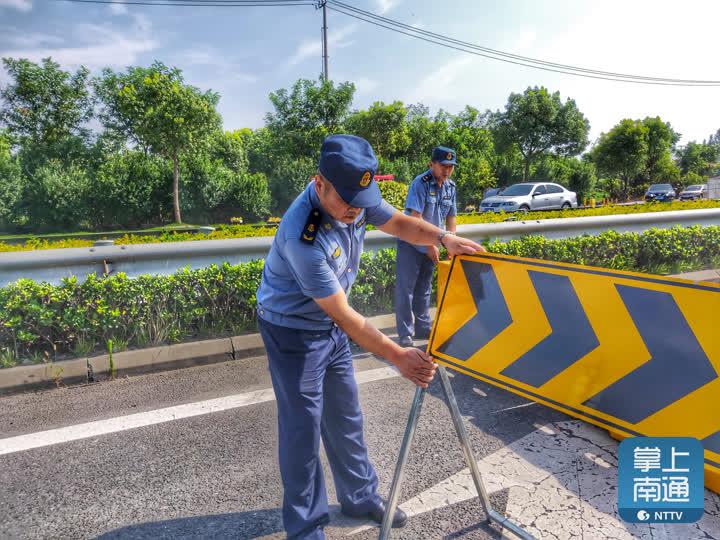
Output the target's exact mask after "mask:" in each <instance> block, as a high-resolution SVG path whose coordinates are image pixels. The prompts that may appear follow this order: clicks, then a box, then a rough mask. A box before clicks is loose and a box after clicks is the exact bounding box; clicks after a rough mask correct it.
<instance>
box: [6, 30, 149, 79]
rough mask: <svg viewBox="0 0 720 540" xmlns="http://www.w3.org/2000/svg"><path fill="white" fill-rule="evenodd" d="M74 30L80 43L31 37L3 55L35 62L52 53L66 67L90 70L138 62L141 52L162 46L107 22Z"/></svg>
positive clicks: (54, 58)
mask: <svg viewBox="0 0 720 540" xmlns="http://www.w3.org/2000/svg"><path fill="white" fill-rule="evenodd" d="M72 34H73V35H74V36H77V37H78V38H79V41H80V43H78V44H77V45H73V46H65V47H61V46H55V47H53V46H52V44H53V43H63V41H62V39H61V38H58V37H55V36H43V37H42V39H41V40H37V39H36V40H34V42H33V41H32V40H30V41H31V42H30V43H26V44H25V46H21V44H18V43H15V46H16V47H17V48H15V49H10V50H3V51H1V54H0V56H9V57H13V58H27V59H29V60H32V61H34V62H38V61H40V60H42V59H43V58H47V57H52V59H53V60H54V61H55V62H57V63H59V64H60V65H61V66H63V67H66V68H67V67H78V66H80V65H83V66H85V67H87V68H88V69H90V70H96V69H101V68H104V67H115V68H117V67H125V66H128V65H132V64H135V63H136V62H137V60H138V57H139V56H140V55H141V54H143V53H146V52H149V51H152V50H154V49H156V48H157V47H158V46H159V44H158V42H157V41H156V40H155V39H153V38H150V37H147V36H145V35H143V33H140V32H137V33H135V32H127V31H116V30H113V29H112V28H111V27H109V26H105V25H96V24H79V25H76V26H75V28H74V29H73V32H72ZM33 45H35V46H33ZM37 45H43V46H37Z"/></svg>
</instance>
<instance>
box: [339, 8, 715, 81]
mask: <svg viewBox="0 0 720 540" xmlns="http://www.w3.org/2000/svg"><path fill="white" fill-rule="evenodd" d="M328 8H329V9H332V10H333V11H337V12H338V13H342V14H344V15H346V16H349V17H352V18H355V19H358V20H361V21H364V22H367V23H370V24H373V25H375V26H379V27H382V28H386V29H388V30H391V31H393V32H397V33H400V34H404V35H406V36H409V37H413V38H415V39H419V40H421V41H425V42H428V43H434V44H436V45H440V46H442V47H446V48H449V49H454V50H458V51H462V52H466V53H470V54H474V55H476V56H482V57H485V58H489V59H492V60H498V61H501V62H506V63H510V64H515V65H519V66H524V67H530V68H534V69H539V70H543V71H551V72H555V73H562V74H566V75H574V76H577V77H586V78H592V79H602V80H609V81H615V82H627V83H635V84H651V85H652V84H654V85H660V86H720V81H712V80H693V79H674V78H663V77H649V76H642V75H631V74H624V73H614V72H609V71H601V70H595V69H589V68H582V67H577V66H571V65H568V64H559V63H555V62H548V61H545V60H538V59H535V58H529V57H526V56H521V55H515V54H512V53H506V52H503V51H499V50H497V49H491V48H489V47H482V46H480V45H476V44H473V43H469V42H465V41H461V40H457V39H453V38H448V37H445V36H443V35H441V34H436V33H433V32H429V31H425V30H420V29H418V28H415V27H413V26H410V25H407V24H404V23H402V22H399V21H395V20H393V19H389V18H387V17H382V16H380V15H376V14H374V13H371V12H369V11H365V10H361V9H359V8H356V7H354V6H350V5H348V4H345V3H343V2H339V1H336V0H328ZM346 10H347V11H346Z"/></svg>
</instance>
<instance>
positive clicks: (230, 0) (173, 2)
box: [56, 0, 315, 7]
mask: <svg viewBox="0 0 720 540" xmlns="http://www.w3.org/2000/svg"><path fill="white" fill-rule="evenodd" d="M56 1H58V2H71V3H75V4H119V5H124V6H176V7H180V6H182V7H283V6H314V5H315V4H314V3H313V2H311V1H308V0H300V1H293V0H267V1H263V0H170V1H165V0H161V1H157V2H153V1H150V0H148V1H136V0H56Z"/></svg>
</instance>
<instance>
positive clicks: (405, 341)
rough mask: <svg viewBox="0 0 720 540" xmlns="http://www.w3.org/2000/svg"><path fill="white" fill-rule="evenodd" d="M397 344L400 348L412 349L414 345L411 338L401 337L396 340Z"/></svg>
mask: <svg viewBox="0 0 720 540" xmlns="http://www.w3.org/2000/svg"><path fill="white" fill-rule="evenodd" d="M398 344H399V345H400V346H401V347H412V346H413V345H415V344H414V343H413V340H412V338H411V337H410V336H403V337H401V338H400V339H399V340H398Z"/></svg>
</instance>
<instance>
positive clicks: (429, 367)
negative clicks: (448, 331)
mask: <svg viewBox="0 0 720 540" xmlns="http://www.w3.org/2000/svg"><path fill="white" fill-rule="evenodd" d="M394 364H395V365H396V366H397V368H398V369H399V370H400V374H401V375H402V376H403V377H405V378H406V379H408V380H410V381H412V382H413V384H415V385H417V386H419V387H420V388H427V387H428V385H429V384H430V382H431V381H432V380H433V377H434V376H435V370H436V369H437V364H436V363H435V362H433V359H432V356H430V355H429V354H427V353H426V352H424V351H421V350H420V349H415V348H413V347H407V348H404V349H402V351H401V353H400V354H399V355H398V357H397V358H395V362H394Z"/></svg>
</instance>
